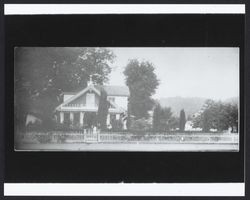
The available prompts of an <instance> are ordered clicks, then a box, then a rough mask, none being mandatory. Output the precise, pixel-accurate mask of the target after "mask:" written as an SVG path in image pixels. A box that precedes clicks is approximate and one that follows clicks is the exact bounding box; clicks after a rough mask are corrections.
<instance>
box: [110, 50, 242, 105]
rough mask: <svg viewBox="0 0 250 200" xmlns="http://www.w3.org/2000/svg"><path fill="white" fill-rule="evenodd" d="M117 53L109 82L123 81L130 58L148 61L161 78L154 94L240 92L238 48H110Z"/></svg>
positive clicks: (215, 96) (219, 97)
mask: <svg viewBox="0 0 250 200" xmlns="http://www.w3.org/2000/svg"><path fill="white" fill-rule="evenodd" d="M109 49H111V50H112V51H113V52H114V54H115V55H116V59H115V62H114V63H113V64H112V67H113V70H112V72H111V74H110V81H109V84H110V85H125V76H124V75H123V71H124V69H125V67H126V64H127V63H128V61H129V59H133V58H137V59H139V60H140V61H142V60H145V61H150V62H151V63H153V64H154V67H155V74H156V75H157V78H158V79H159V81H160V84H159V86H158V88H157V89H156V93H155V94H154V95H153V97H154V98H165V97H176V96H180V97H203V98H211V99H215V100H225V99H228V98H231V97H238V96H239V48H237V47H235V48H220V47H216V48H214V47H213V48H212V47H208V48H207V47H206V48H204V47H193V48H179V47H178V48H176V47H171V48H169V47H167V48H166V47H163V48H158V47H157V48H147V47H146V48H145V47H143V48H109Z"/></svg>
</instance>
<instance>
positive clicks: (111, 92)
mask: <svg viewBox="0 0 250 200" xmlns="http://www.w3.org/2000/svg"><path fill="white" fill-rule="evenodd" d="M101 88H103V89H104V90H105V91H106V92H107V96H125V97H128V96H129V89H128V87H126V86H101V85H89V86H87V87H86V88H84V89H83V90H81V91H79V92H74V93H72V92H71V93H70V94H71V95H73V96H72V97H70V98H69V99H68V100H66V101H65V102H63V103H62V104H60V105H59V106H57V108H56V110H57V109H59V108H60V107H61V106H64V105H66V104H68V103H69V102H71V101H73V100H74V99H77V98H78V97H80V96H81V95H82V94H84V93H85V92H87V91H88V90H93V91H94V92H95V93H96V94H98V95H99V96H100V95H101ZM64 94H69V93H68V92H67V93H65V92H64ZM109 103H110V104H111V105H113V106H114V107H115V108H118V105H116V104H115V103H114V102H111V101H110V102H109Z"/></svg>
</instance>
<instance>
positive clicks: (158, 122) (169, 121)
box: [153, 104, 176, 131]
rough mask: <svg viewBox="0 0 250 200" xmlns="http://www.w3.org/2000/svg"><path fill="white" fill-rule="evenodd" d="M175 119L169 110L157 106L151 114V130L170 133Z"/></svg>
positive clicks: (173, 127) (174, 124)
mask: <svg viewBox="0 0 250 200" xmlns="http://www.w3.org/2000/svg"><path fill="white" fill-rule="evenodd" d="M175 126H176V119H175V118H174V117H173V116H172V111H171V108H169V107H166V108H162V107H161V106H160V104H157V105H156V106H155V108H154V112H153V129H154V130H155V131H170V130H171V129H175Z"/></svg>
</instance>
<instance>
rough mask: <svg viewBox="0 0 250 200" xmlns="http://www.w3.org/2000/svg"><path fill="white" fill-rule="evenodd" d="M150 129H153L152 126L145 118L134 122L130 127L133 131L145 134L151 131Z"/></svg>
mask: <svg viewBox="0 0 250 200" xmlns="http://www.w3.org/2000/svg"><path fill="white" fill-rule="evenodd" d="M150 128H151V125H150V123H149V122H148V121H147V120H146V119H145V118H141V119H137V120H134V121H132V123H131V126H130V129H131V130H132V131H137V132H144V131H147V130H150Z"/></svg>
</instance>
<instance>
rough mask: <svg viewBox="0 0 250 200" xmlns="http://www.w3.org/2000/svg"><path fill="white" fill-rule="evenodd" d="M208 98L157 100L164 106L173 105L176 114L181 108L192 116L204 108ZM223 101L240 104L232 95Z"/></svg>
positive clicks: (172, 108) (187, 114)
mask: <svg viewBox="0 0 250 200" xmlns="http://www.w3.org/2000/svg"><path fill="white" fill-rule="evenodd" d="M206 100H207V98H200V97H168V98H161V99H159V100H157V101H158V102H159V103H160V105H161V106H162V107H171V110H172V112H173V114H174V115H175V116H179V114H180V111H181V109H184V110H185V113H186V116H189V115H190V116H192V115H193V114H194V113H196V112H198V111H199V110H200V109H201V108H202V106H203V104H204V103H205V101H206ZM223 102H227V103H237V104H238V97H232V98H229V99H226V100H224V101H223Z"/></svg>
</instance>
